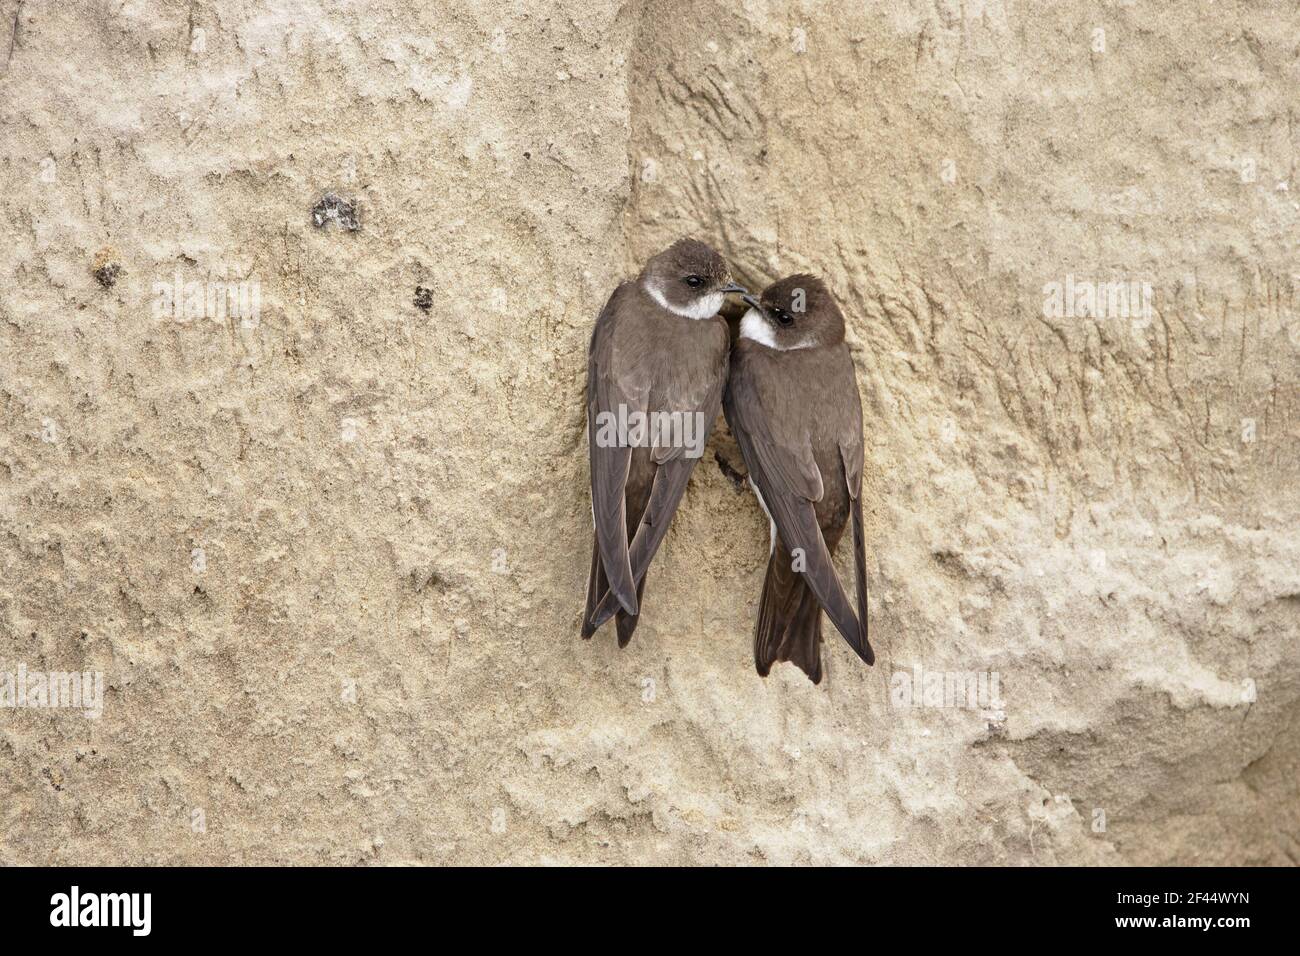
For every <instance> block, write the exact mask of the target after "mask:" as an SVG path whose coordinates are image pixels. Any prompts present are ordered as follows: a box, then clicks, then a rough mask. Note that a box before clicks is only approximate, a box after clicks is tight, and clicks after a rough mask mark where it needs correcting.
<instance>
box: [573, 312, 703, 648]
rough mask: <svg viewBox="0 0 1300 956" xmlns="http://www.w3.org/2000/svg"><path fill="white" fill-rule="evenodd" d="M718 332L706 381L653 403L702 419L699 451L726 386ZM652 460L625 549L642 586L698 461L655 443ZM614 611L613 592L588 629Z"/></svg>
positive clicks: (675, 448) (676, 448)
mask: <svg viewBox="0 0 1300 956" xmlns="http://www.w3.org/2000/svg"><path fill="white" fill-rule="evenodd" d="M719 335H720V341H719V346H720V347H719V349H718V363H717V368H716V374H715V375H714V376H713V377H712V378H711V379H709V380H707V381H702V382H683V383H681V385H679V386H678V390H677V393H676V394H673V395H665V396H662V400H661V401H659V402H655V404H656V405H662V406H664V408H665V409H666V410H669V411H678V412H682V413H684V414H688V415H696V416H699V420H700V421H702V422H703V423H704V433H703V435H701V436H700V445H699V447H700V448H701V449H703V447H704V444H705V443H706V442H707V441H708V437H709V433H710V432H711V431H712V430H713V425H714V422H716V421H717V418H718V412H719V411H720V410H721V408H722V394H723V391H724V390H725V388H726V384H727V360H726V359H727V351H726V342H725V338H723V333H722V332H721V330H719ZM653 460H654V462H655V464H656V465H657V468H656V470H655V475H654V480H653V482H654V483H653V484H652V485H651V488H650V500H649V501H648V502H647V503H646V507H645V511H644V512H643V513H642V515H641V522H640V524H639V525H638V526H637V529H636V536H635V537H634V538H633V539H632V545H631V547H630V549H629V560H630V562H631V565H632V575H633V578H634V579H635V581H636V583H637V584H640V583H641V580H642V578H644V577H645V573H646V571H647V570H648V569H649V567H650V562H651V561H652V560H653V559H654V556H655V553H656V552H657V551H658V550H659V545H660V544H662V543H663V540H664V535H666V534H667V533H668V527H669V525H671V524H672V521H673V515H674V514H676V513H677V506H678V505H679V504H680V503H681V500H682V495H683V494H684V493H685V491H686V485H687V483H688V482H689V481H690V477H691V472H692V471H693V470H694V468H695V463H696V462H697V461H699V459H698V458H691V457H688V456H687V455H686V450H685V448H684V447H683V446H681V445H675V446H663V447H656V448H655V449H654V453H653ZM617 611H618V606H617V605H616V603H615V596H614V595H613V592H612V591H611V592H609V593H607V594H606V595H605V596H604V597H603V598H602V600H601V602H600V604H599V606H598V607H597V608H596V611H595V613H594V614H593V615H592V616H591V618H590V621H589V624H588V627H589V628H590V629H591V630H593V631H594V630H595V629H596V628H598V627H600V626H601V625H602V624H604V623H605V622H606V621H608V620H609V619H610V618H611V617H612V616H613V615H614V614H615V613H616V612H617Z"/></svg>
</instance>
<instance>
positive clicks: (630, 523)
mask: <svg viewBox="0 0 1300 956" xmlns="http://www.w3.org/2000/svg"><path fill="white" fill-rule="evenodd" d="M730 292H739V293H744V292H745V290H744V289H743V288H742V287H741V286H738V285H736V284H734V283H733V282H732V281H731V274H730V270H729V269H728V268H727V264H726V262H724V261H723V259H722V256H720V255H718V253H716V252H715V251H713V250H712V249H711V248H709V247H708V246H706V245H705V244H704V243H702V242H697V241H695V240H692V239H682V240H679V241H678V242H675V243H674V244H673V245H672V246H670V247H669V248H667V249H665V250H664V251H663V252H661V253H659V254H658V255H656V256H655V257H654V258H653V259H651V260H650V261H649V262H648V263H646V267H645V268H644V269H643V270H642V272H641V274H640V275H639V276H638V277H637V278H636V279H635V280H634V281H631V282H624V283H623V284H622V285H620V286H619V287H618V288H617V289H615V290H614V294H613V295H611V296H610V297H609V301H608V302H607V303H605V308H604V309H603V310H602V311H601V313H600V317H599V318H598V319H597V320H596V328H595V331H594V332H593V333H592V337H591V347H590V349H589V350H588V353H587V430H588V437H587V442H588V448H589V452H590V456H591V504H592V518H593V521H594V523H595V526H596V530H595V536H594V542H593V545H592V549H591V573H590V577H589V579H588V583H587V607H586V611H585V612H584V614H583V622H582V636H583V637H591V635H592V634H593V633H595V631H596V629H597V628H598V627H600V626H601V625H602V624H603V623H605V621H607V620H609V619H610V618H611V617H614V616H615V615H617V618H618V620H617V628H618V643H619V646H620V647H623V646H626V644H627V642H628V641H629V640H631V639H632V632H633V631H634V630H635V629H636V625H637V620H638V617H637V615H638V614H639V612H640V606H641V594H642V590H643V589H644V587H645V574H646V569H647V568H648V567H649V566H650V561H651V559H652V558H653V557H654V555H655V551H656V550H657V549H658V548H659V545H660V543H661V542H662V541H663V538H664V535H665V533H667V531H668V525H669V524H670V523H671V521H672V518H673V512H675V511H676V510H677V505H678V503H679V502H680V501H681V498H682V493H683V492H684V491H685V490H686V482H687V479H689V478H690V475H691V469H692V468H694V467H695V462H696V461H697V460H699V457H700V455H701V454H703V452H704V443H705V441H707V439H708V435H709V431H710V430H711V429H712V428H713V423H714V421H715V420H716V419H717V417H718V410H719V408H720V407H721V405H722V392H723V389H724V388H725V386H726V381H727V348H728V333H727V323H726V320H724V319H723V318H721V317H720V316H719V315H718V310H719V309H720V308H722V302H723V298H724V297H725V296H726V295H727V294H728V293H730Z"/></svg>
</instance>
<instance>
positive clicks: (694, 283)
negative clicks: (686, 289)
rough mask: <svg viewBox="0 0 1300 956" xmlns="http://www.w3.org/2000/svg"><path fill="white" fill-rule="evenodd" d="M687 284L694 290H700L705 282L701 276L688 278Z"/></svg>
mask: <svg viewBox="0 0 1300 956" xmlns="http://www.w3.org/2000/svg"><path fill="white" fill-rule="evenodd" d="M686 284H687V285H688V286H690V287H691V288H692V289H698V288H699V287H700V286H702V285H704V280H703V279H701V278H700V277H699V276H687V277H686Z"/></svg>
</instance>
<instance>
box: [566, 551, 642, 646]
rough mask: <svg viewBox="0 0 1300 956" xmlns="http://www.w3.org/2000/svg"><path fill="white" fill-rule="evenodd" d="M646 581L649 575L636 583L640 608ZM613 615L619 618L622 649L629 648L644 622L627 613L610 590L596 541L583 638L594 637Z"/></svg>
mask: <svg viewBox="0 0 1300 956" xmlns="http://www.w3.org/2000/svg"><path fill="white" fill-rule="evenodd" d="M645 579H646V575H645V574H644V573H642V575H641V577H640V578H638V579H637V582H636V600H637V604H638V606H639V605H640V603H641V595H642V593H643V592H644V591H645ZM607 607H608V608H609V612H608V613H606V612H605V608H607ZM611 616H612V617H615V618H616V621H615V624H616V628H617V630H618V646H619V647H627V645H628V642H629V641H631V640H632V634H633V633H634V632H635V631H636V626H637V624H638V623H640V620H641V616H640V614H639V613H638V614H628V613H627V611H625V610H623V608H621V607H619V605H618V602H617V601H616V600H615V599H614V596H613V594H612V593H611V592H610V590H609V582H608V581H607V580H606V578H605V565H604V562H602V561H601V559H600V544H599V543H598V542H596V541H594V540H593V541H592V544H591V572H590V573H589V574H588V576H587V607H586V609H585V610H584V611H583V612H582V636H583V638H584V639H588V638H590V637H591V636H592V635H593V634H595V633H596V631H597V629H598V628H599V627H600V626H601V625H602V624H604V623H605V622H606V621H608V620H609V619H610V617H611Z"/></svg>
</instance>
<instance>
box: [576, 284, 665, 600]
mask: <svg viewBox="0 0 1300 956" xmlns="http://www.w3.org/2000/svg"><path fill="white" fill-rule="evenodd" d="M628 289H629V285H628V283H624V284H623V285H620V286H619V287H618V288H617V289H615V290H614V294H613V295H611V296H610V297H609V301H608V302H606V303H605V308H604V309H602V310H601V313H600V316H599V318H597V319H596V328H595V331H593V332H592V335H591V347H590V348H589V349H588V350H587V448H588V453H589V455H590V459H591V516H592V521H593V523H594V524H595V527H596V547H597V550H599V552H600V558H601V564H602V566H603V567H604V569H605V577H606V579H607V580H608V582H609V588H610V592H611V593H612V594H613V595H614V597H615V598H616V599H617V600H618V603H619V604H621V605H622V606H623V608H624V610H626V611H627V612H628V613H629V614H635V613H636V612H637V599H636V583H635V581H634V580H633V577H632V564H631V561H630V560H629V558H628V546H627V540H628V539H627V505H626V500H625V498H624V488H625V486H626V485H627V472H628V466H629V464H630V463H631V461H632V449H631V448H630V447H628V446H627V445H626V444H624V443H621V442H620V443H613V444H608V443H606V444H604V445H602V444H601V443H600V442H599V441H598V436H599V434H600V429H601V427H602V422H601V419H600V418H598V416H600V415H601V414H602V413H609V414H612V415H614V416H615V417H617V416H618V413H619V406H620V405H621V406H623V407H624V408H626V409H627V410H628V411H629V412H630V411H632V410H635V409H641V410H644V408H645V404H646V401H647V399H648V397H649V392H650V390H649V383H648V382H642V381H640V380H638V378H637V376H636V375H630V374H626V373H625V370H624V369H621V368H617V367H616V366H615V363H614V348H613V334H614V323H615V316H616V314H617V311H618V307H619V304H620V301H621V300H623V299H624V297H625V296H626V295H627V293H628Z"/></svg>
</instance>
